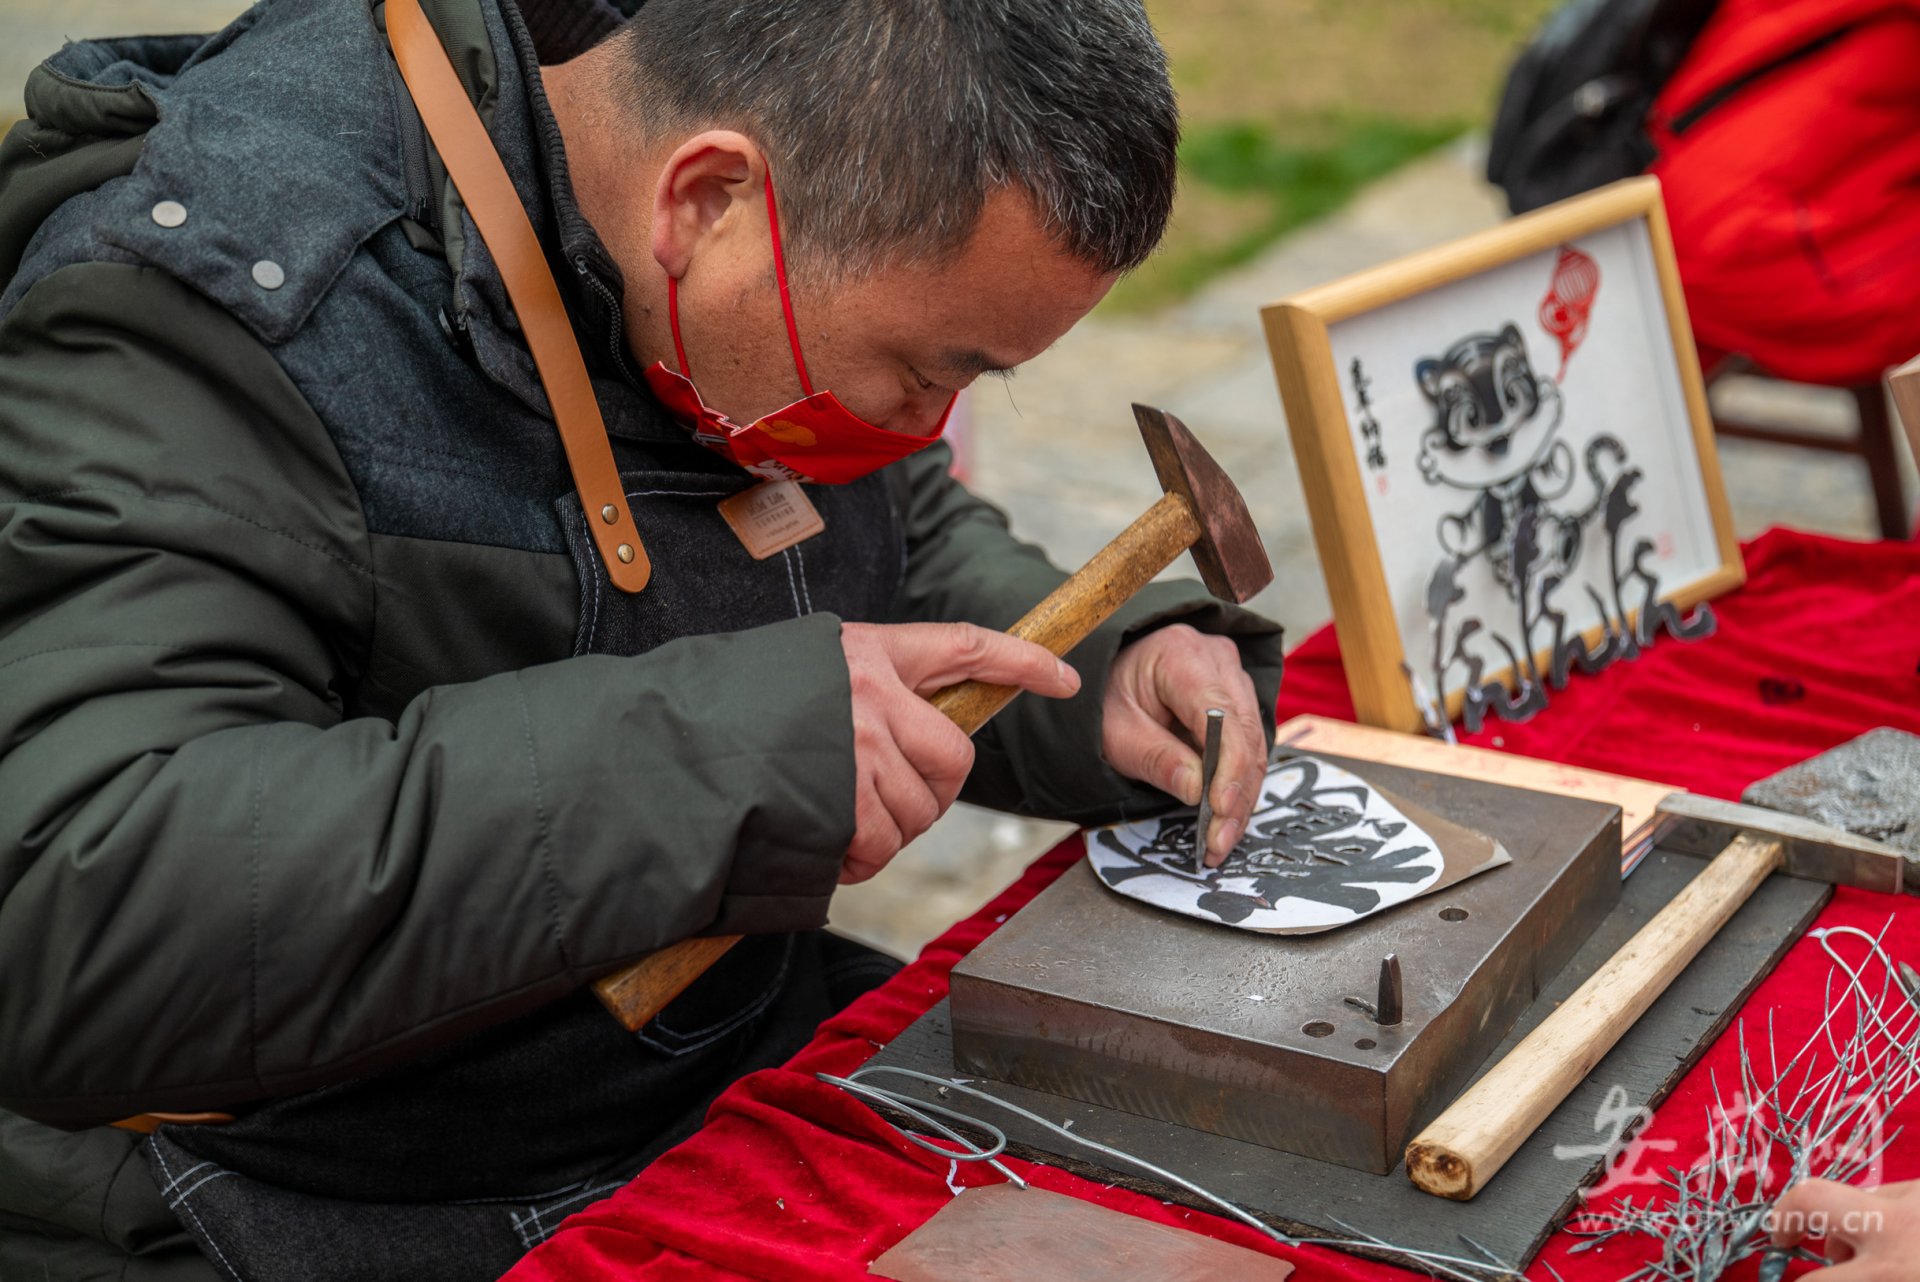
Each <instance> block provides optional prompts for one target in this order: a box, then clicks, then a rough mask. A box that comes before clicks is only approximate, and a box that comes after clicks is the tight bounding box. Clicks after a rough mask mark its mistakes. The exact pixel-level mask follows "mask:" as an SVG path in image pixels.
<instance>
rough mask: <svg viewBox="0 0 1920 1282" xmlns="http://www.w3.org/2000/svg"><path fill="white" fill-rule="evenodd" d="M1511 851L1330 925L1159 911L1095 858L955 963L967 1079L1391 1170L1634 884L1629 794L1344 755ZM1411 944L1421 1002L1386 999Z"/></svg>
mask: <svg viewBox="0 0 1920 1282" xmlns="http://www.w3.org/2000/svg"><path fill="white" fill-rule="evenodd" d="M1330 759H1331V760H1336V761H1339V762H1340V764H1342V765H1345V766H1347V767H1348V768H1350V769H1352V770H1353V771H1354V772H1355V773H1357V774H1359V775H1361V776H1362V777H1363V778H1365V779H1368V780H1369V781H1371V782H1373V783H1375V784H1376V785H1377V786H1379V787H1381V788H1385V789H1387V790H1389V791H1391V792H1393V793H1395V794H1397V795H1398V796H1401V797H1404V798H1406V799H1407V800H1409V801H1412V802H1415V803H1416V804H1418V805H1421V806H1424V807H1426V808H1427V809H1429V810H1431V811H1433V812H1434V813H1436V814H1438V815H1440V816H1442V817H1443V818H1446V819H1450V820H1452V821H1453V822H1455V823H1457V824H1460V825H1462V826H1463V827H1467V828H1471V829H1475V830H1477V831H1479V832H1483V833H1486V834H1487V835H1489V836H1492V837H1494V838H1496V839H1497V840H1498V841H1499V842H1500V843H1501V844H1502V845H1504V846H1505V847H1506V849H1507V852H1508V853H1509V854H1510V855H1511V856H1512V858H1513V862H1512V863H1511V864H1509V865H1507V866H1505V867H1501V868H1494V869H1491V870H1489V871H1487V872H1483V873H1480V874H1479V875H1477V876H1474V877H1470V878H1468V879H1466V880H1465V881H1463V882H1460V883H1459V884H1457V885H1455V886H1453V887H1451V888H1449V889H1447V890H1443V891H1439V892H1436V893H1433V894H1430V895H1426V896H1423V897H1421V898H1419V899H1415V900H1412V901H1410V902H1408V903H1405V904H1402V905H1400V906H1398V907H1396V908H1392V909H1388V910H1387V911H1385V912H1382V913H1379V914H1376V915H1375V916H1373V917H1369V918H1366V919H1365V920H1363V921H1360V922H1357V923H1355V924H1354V925H1351V926H1346V927H1342V928H1340V929H1337V930H1333V931H1329V932H1327V933H1325V934H1319V935H1293V936H1279V935H1260V934H1254V933H1252V932H1248V931H1240V930H1233V929H1230V928H1228V927H1225V926H1220V925H1214V924H1211V923H1207V922H1201V921H1195V920H1192V919H1189V918H1185V917H1179V916H1176V915H1174V914H1171V913H1167V912H1162V911H1160V910H1157V909H1154V908H1151V907H1149V906H1147V905H1145V904H1142V903H1138V902H1136V901H1134V900H1131V899H1125V898H1122V897H1121V896H1119V895H1116V894H1114V893H1113V892H1111V891H1109V890H1107V889H1106V888H1105V887H1103V886H1101V885H1100V884H1099V882H1098V881H1097V880H1096V879H1095V878H1094V876H1093V874H1092V871H1091V870H1090V869H1089V868H1088V867H1087V866H1086V863H1085V862H1084V861H1082V862H1081V863H1079V864H1077V865H1075V866H1074V867H1073V868H1070V869H1069V870H1068V871H1067V872H1066V873H1065V874H1064V875H1063V876H1062V877H1061V878H1060V879H1059V880H1058V881H1056V882H1055V883H1054V884H1053V885H1052V886H1050V887H1048V888H1047V889H1046V890H1045V891H1044V892H1042V893H1041V894H1040V895H1039V896H1037V897H1036V898H1035V899H1034V900H1033V902H1032V903H1031V904H1029V905H1028V906H1027V907H1026V908H1024V909H1022V910H1021V911H1020V913H1018V914H1017V915H1016V916H1015V917H1014V918H1013V919H1012V920H1011V921H1009V922H1007V923H1006V924H1005V925H1004V926H1002V927H1001V928H1000V930H999V931H998V932H996V933H995V934H994V935H993V936H992V937H991V938H989V939H988V940H987V941H986V942H985V943H984V944H982V945H981V946H980V947H979V948H977V949H975V950H974V952H973V954H972V955H971V956H970V957H968V958H967V959H966V960H964V961H962V962H961V963H960V965H959V966H957V967H956V968H955V969H954V972H953V998H952V1002H953V1039H954V1057H955V1063H956V1067H958V1068H959V1070H960V1071H961V1072H963V1073H971V1074H978V1075H980V1076H983V1077H989V1078H995V1079H998V1080H1001V1081H1007V1082H1013V1083H1016V1084H1018V1085H1021V1086H1027V1087H1031V1088H1033V1089H1035V1090H1040V1091H1047V1092H1050V1093H1052V1094H1055V1095H1064V1096H1067V1097H1069V1098H1073V1099H1079V1100H1085V1101H1087V1102H1089V1103H1094V1104H1099V1105H1102V1106H1105V1107H1108V1108H1115V1109H1121V1110H1124V1111H1126V1112H1130V1113H1136V1114H1139V1115H1141V1116H1144V1117H1151V1118H1157V1119H1160V1120H1162V1121H1167V1122H1176V1123H1178V1124H1180V1125H1182V1126H1189V1127H1193V1128H1195V1129H1198V1130H1202V1131H1209V1132H1212V1133H1214V1134H1217V1135H1225V1136H1230V1137H1232V1138H1234V1139H1239V1140H1245V1141H1247V1142H1249V1143H1254V1144H1260V1145H1264V1146H1266V1147H1268V1148H1276V1149H1283V1150H1286V1151H1288V1152H1293V1153H1300V1154H1303V1155H1305V1156H1308V1157H1315V1158H1319V1159H1322V1160H1324V1161H1329V1162H1338V1163H1340V1164H1341V1165H1343V1166H1351V1167H1356V1168H1358V1169H1360V1170H1364V1171H1372V1172H1375V1173H1377V1174H1385V1173H1387V1172H1388V1171H1390V1170H1392V1169H1393V1167H1394V1166H1395V1165H1396V1164H1397V1163H1398V1162H1399V1160H1400V1153H1401V1150H1402V1148H1403V1147H1404V1146H1405V1144H1406V1141H1407V1139H1408V1138H1409V1137H1410V1136H1412V1135H1413V1134H1414V1133H1415V1132H1416V1131H1418V1129H1419V1128H1420V1127H1421V1126H1423V1125H1424V1124H1425V1123H1427V1122H1428V1121H1430V1120H1432V1118H1434V1117H1435V1116H1436V1115H1438V1113H1439V1112H1440V1110H1441V1109H1442V1108H1444V1107H1445V1106H1446V1104H1447V1103H1448V1102H1449V1101H1451V1100H1452V1099H1453V1098H1454V1096H1455V1095H1457V1094H1458V1093H1459V1092H1460V1091H1461V1090H1462V1089H1464V1088H1465V1087H1466V1085H1467V1084H1468V1082H1469V1081H1470V1080H1471V1079H1472V1077H1473V1075H1474V1072H1475V1070H1476V1069H1477V1068H1478V1067H1479V1066H1480V1064H1481V1063H1482V1061H1483V1060H1485V1059H1486V1057H1487V1056H1488V1055H1489V1054H1490V1053H1491V1052H1492V1051H1493V1049H1494V1047H1495V1046H1497V1045H1498V1044H1499V1042H1500V1040H1501V1039H1502V1038H1503V1037H1504V1036H1505V1035H1506V1033H1507V1031H1508V1029H1509V1028H1510V1027H1511V1026H1512V1025H1513V1022H1514V1020H1515V1019H1517V1018H1518V1017H1519V1015H1520V1013H1521V1012H1522V1011H1523V1010H1525V1009H1526V1008H1527V1006H1528V1005H1529V1004H1530V1003H1531V1002H1532V1001H1533V1000H1534V997H1535V996H1536V994H1538V992H1539V991H1540V989H1541V987H1542V986H1543V985H1544V984H1545V983H1546V982H1547V981H1548V980H1549V979H1551V978H1552V977H1553V975H1554V974H1555V973H1557V972H1558V971H1559V969H1560V968H1561V967H1562V966H1563V965H1564V964H1565V963H1566V962H1567V960H1568V958H1570V957H1571V956H1572V955H1573V952H1574V950H1575V949H1576V948H1577V947H1578V946H1579V945H1580V944H1581V942H1582V941H1584V940H1585V939H1586V937H1587V935H1588V934H1589V933H1590V932H1591V931H1592V929H1593V928H1594V926H1596V925H1597V924H1598V923H1599V922H1600V920H1601V919H1602V918H1604V917H1605V916H1606V914H1607V913H1608V911H1609V910H1611V909H1612V908H1613V906H1614V905H1615V904H1616V903H1617V902H1618V901H1619V898H1620V809H1619V807H1617V806H1613V805H1608V804H1602V803H1599V802H1592V801H1583V800H1575V799H1571V798H1564V797H1556V796H1551V795H1549V794H1546V793H1538V792H1529V791H1525V790H1522V789H1517V788H1509V787H1504V786H1500V785H1496V784H1488V783H1480V782H1477V781H1474V780H1466V779H1457V778H1449V777H1446V776H1441V775H1430V774H1426V773H1424V772H1420V771H1415V770H1408V769H1404V768H1401V767H1395V766H1384V765H1373V764H1369V763H1366V762H1357V761H1344V760H1341V759H1339V758H1330ZM1389 954H1393V955H1395V956H1397V957H1398V958H1399V962H1400V967H1401V974H1402V1002H1403V1008H1404V1009H1403V1014H1402V1018H1401V1020H1400V1022H1399V1023H1398V1024H1394V1025H1391V1026H1382V1025H1380V1024H1378V1023H1377V1022H1376V1021H1375V1020H1374V1019H1373V1018H1372V1017H1370V1016H1369V1015H1368V1014H1367V1013H1366V1012H1365V1011H1363V1010H1362V1009H1360V1008H1359V1007H1358V1006H1356V1005H1354V1004H1352V1003H1350V1002H1349V1001H1348V1000H1347V999H1349V998H1354V999H1358V1000H1359V1001H1361V1002H1366V1003H1371V1002H1373V1001H1374V999H1375V996H1376V991H1377V990H1376V985H1377V983H1378V978H1379V974H1380V964H1381V961H1382V960H1383V959H1384V958H1385V957H1386V956H1387V955H1389Z"/></svg>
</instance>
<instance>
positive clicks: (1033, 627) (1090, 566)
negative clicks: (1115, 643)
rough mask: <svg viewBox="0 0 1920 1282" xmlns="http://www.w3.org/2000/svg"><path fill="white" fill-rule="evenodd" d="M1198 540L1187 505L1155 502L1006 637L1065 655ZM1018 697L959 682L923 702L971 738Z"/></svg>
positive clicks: (1177, 499)
mask: <svg viewBox="0 0 1920 1282" xmlns="http://www.w3.org/2000/svg"><path fill="white" fill-rule="evenodd" d="M1199 537H1200V522H1199V519H1198V518H1197V517H1196V516H1195V515H1194V511H1193V508H1192V507H1191V506H1190V505H1189V504H1188V503H1187V500H1186V499H1184V498H1182V497H1181V496H1180V495H1178V494H1165V495H1162V496H1161V498H1160V501H1159V502H1158V503H1155V504H1154V505H1153V506H1152V507H1150V508H1148V509H1147V510H1146V511H1145V512H1142V513H1141V514H1140V517H1139V519H1138V520H1136V521H1135V522H1134V523H1133V524H1132V525H1129V526H1128V527H1127V528H1126V529H1125V530H1122V531H1121V532H1120V536H1119V537H1118V538H1116V539H1114V541H1113V542H1111V543H1109V544H1107V546H1105V547H1103V548H1101V549H1100V550H1099V551H1098V552H1096V553H1094V555H1093V559H1092V560H1091V561H1088V562H1087V563H1086V564H1085V565H1083V566H1081V567H1080V569H1079V570H1078V571H1076V572H1075V573H1074V575H1073V577H1072V578H1070V579H1068V580H1067V581H1066V582H1065V583H1062V584H1061V585H1060V586H1059V587H1057V588H1055V589H1054V590H1053V591H1052V592H1050V593H1048V594H1047V598H1046V600H1044V601H1042V602H1041V603H1040V604H1039V605H1036V606H1034V607H1033V609H1031V610H1029V611H1027V613H1026V616H1025V617H1024V618H1022V619H1021V620H1020V621H1019V622H1018V623H1016V624H1014V625H1013V626H1012V627H1010V628H1008V629H1007V635H1008V636H1014V637H1019V638H1020V639H1021V640H1022V641H1031V642H1033V643H1034V644H1035V645H1041V646H1045V647H1046V648H1047V649H1048V650H1051V651H1052V652H1053V653H1054V654H1056V655H1065V654H1066V653H1067V652H1068V651H1069V650H1071V649H1073V647H1075V646H1077V645H1079V644H1080V643H1081V642H1082V641H1084V640H1086V639H1087V636H1088V634H1089V633H1091V632H1092V631H1093V630H1094V629H1095V628H1097V627H1099V626H1100V625H1101V624H1103V623H1105V622H1106V621H1107V620H1108V619H1109V618H1111V617H1113V612H1114V611H1115V610H1118V609H1119V608H1120V607H1121V606H1123V605H1125V604H1126V603H1127V602H1128V601H1131V600H1132V599H1133V594H1134V593H1136V592H1138V591H1139V590H1140V589H1141V588H1143V587H1145V586H1146V585H1147V584H1148V582H1150V581H1151V580H1152V578H1153V576H1154V575H1156V574H1158V573H1160V571H1162V570H1164V569H1166V568H1167V567H1168V566H1169V565H1172V564H1173V559H1174V558H1175V557H1177V556H1179V555H1180V554H1181V553H1182V552H1184V551H1186V550H1187V549H1188V548H1189V547H1192V546H1193V542H1194V540H1195V539H1197V538H1199ZM1018 693H1020V687H1018V686H996V685H988V684H986V683H985V682H982V681H962V682H961V683H960V684H959V685H951V686H948V687H947V688H946V689H944V690H937V691H935V692H934V693H933V694H932V695H930V696H928V698H929V701H930V702H931V703H932V704H933V706H934V707H936V708H938V709H939V710H940V711H942V712H944V713H946V714H947V716H948V717H949V718H950V719H951V720H952V721H953V724H955V725H956V726H959V727H960V728H961V729H962V730H964V731H966V732H967V733H968V734H969V735H972V734H977V733H979V731H980V727H982V726H984V725H986V724H987V722H989V721H991V720H993V716H994V714H995V713H997V712H999V711H1000V709H1002V708H1004V707H1006V706H1007V704H1008V703H1009V702H1010V701H1011V700H1012V699H1013V696H1014V695H1016V694H1018Z"/></svg>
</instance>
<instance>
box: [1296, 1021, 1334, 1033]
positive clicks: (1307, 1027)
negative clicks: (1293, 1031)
mask: <svg viewBox="0 0 1920 1282" xmlns="http://www.w3.org/2000/svg"><path fill="white" fill-rule="evenodd" d="M1300 1031H1301V1032H1303V1033H1305V1034H1306V1035H1307V1036H1308V1037H1326V1036H1328V1035H1329V1034H1331V1033H1332V1032H1333V1025H1332V1024H1329V1023H1328V1022H1327V1021H1326V1020H1324V1019H1316V1020H1314V1021H1313V1022H1312V1023H1311V1024H1302V1025H1301V1026H1300Z"/></svg>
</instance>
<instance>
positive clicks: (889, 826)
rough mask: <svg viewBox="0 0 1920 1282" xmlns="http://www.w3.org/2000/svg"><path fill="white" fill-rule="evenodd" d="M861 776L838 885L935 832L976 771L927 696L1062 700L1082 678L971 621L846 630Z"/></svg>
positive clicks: (963, 739) (956, 730)
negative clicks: (1014, 694) (950, 690)
mask: <svg viewBox="0 0 1920 1282" xmlns="http://www.w3.org/2000/svg"><path fill="white" fill-rule="evenodd" d="M840 648H841V649H842V650H844V651H845V652H846V656H847V672H848V674H849V675H850V676H851V677H852V678H853V756H854V765H855V769H856V771H857V773H858V784H857V788H858V791H857V794H856V797H855V801H854V823H855V828H854V834H853V844H852V845H851V846H848V847H847V857H846V860H845V862H844V863H843V864H842V865H841V867H840V883H841V884H842V885H847V884H849V883H852V882H856V881H865V880H866V879H867V878H869V877H871V876H873V875H874V874H875V873H877V872H879V871H880V870H881V869H882V868H884V867H886V866H887V861H888V860H890V859H892V858H893V857H894V856H895V855H897V854H899V853H900V848H901V847H902V846H904V845H906V844H907V843H908V842H909V841H912V840H913V839H914V838H915V837H918V836H919V835H920V834H921V833H923V832H925V831H926V830H927V829H928V828H931V827H932V826H933V821H934V820H936V819H938V818H939V817H940V816H941V815H943V814H945V813H946V812H947V807H948V806H951V805H952V804H953V799H954V798H955V797H956V796H958V795H959V793H960V785H961V784H962V783H964V782H965V781H966V778H967V772H968V771H969V770H971V769H973V740H971V739H969V738H968V737H967V735H966V733H965V732H964V731H962V730H961V729H960V727H959V726H956V725H954V724H953V722H951V721H949V720H947V718H946V716H945V715H944V714H942V713H939V712H936V711H934V708H933V705H932V704H930V703H928V702H927V701H926V699H925V697H924V696H926V695H930V694H932V693H933V692H934V691H936V690H939V689H941V688H943V687H945V686H950V685H953V684H954V683H956V682H959V681H966V680H969V679H971V680H975V681H987V682H991V683H993V684H994V685H1009V686H1019V687H1020V688H1021V689H1022V690H1026V691H1028V692H1030V693H1032V694H1043V695H1047V696H1049V697H1052V698H1056V699H1058V698H1065V697H1066V696H1068V695H1071V694H1073V693H1075V692H1076V691H1077V690H1079V689H1080V674H1079V673H1077V672H1075V671H1074V670H1073V669H1072V668H1070V667H1068V666H1067V665H1066V664H1064V663H1062V662H1061V661H1060V660H1058V659H1056V658H1054V657H1053V655H1052V654H1051V653H1050V652H1049V651H1048V650H1047V649H1046V647H1044V646H1038V645H1035V644H1033V642H1031V641H1020V640H1016V639H1015V638H1013V637H1010V636H1008V635H1007V634H1006V633H1004V632H994V631H991V630H989V629H987V628H979V627H975V626H973V625H972V624H970V623H897V624H877V623H848V624H844V625H842V626H841V629H840Z"/></svg>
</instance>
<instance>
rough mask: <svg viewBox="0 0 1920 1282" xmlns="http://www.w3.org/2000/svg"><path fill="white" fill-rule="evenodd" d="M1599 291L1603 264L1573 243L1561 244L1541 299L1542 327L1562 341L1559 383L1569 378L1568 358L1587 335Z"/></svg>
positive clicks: (1557, 376) (1557, 380)
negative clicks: (1545, 294)
mask: <svg viewBox="0 0 1920 1282" xmlns="http://www.w3.org/2000/svg"><path fill="white" fill-rule="evenodd" d="M1599 292H1600V264H1599V263H1596V262H1594V261H1593V259H1592V258H1591V257H1590V256H1589V255H1587V254H1583V253H1581V252H1580V251H1579V250H1577V249H1575V248H1574V247H1573V246H1572V245H1562V246H1560V258H1559V260H1558V261H1557V262H1555V263H1554V265H1553V283H1552V284H1550V285H1548V286H1547V296H1546V297H1545V298H1543V299H1541V300H1540V327H1541V328H1542V329H1544V330H1546V331H1547V333H1549V334H1551V335H1553V336H1554V338H1556V339H1558V340H1559V342H1560V372H1559V373H1558V374H1556V375H1555V376H1554V381H1555V382H1556V383H1557V382H1560V381H1562V380H1564V379H1565V378H1566V376H1567V361H1568V359H1569V358H1570V357H1572V355H1573V352H1574V349H1575V348H1577V347H1579V346H1580V344H1581V342H1582V341H1583V340H1585V338H1586V337H1587V318H1588V317H1589V316H1591V315H1592V314H1593V296H1594V295H1595V294H1597V293H1599Z"/></svg>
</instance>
